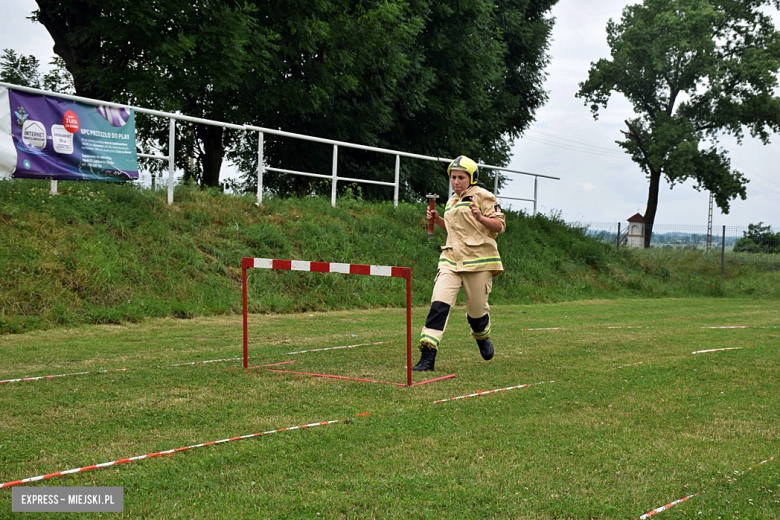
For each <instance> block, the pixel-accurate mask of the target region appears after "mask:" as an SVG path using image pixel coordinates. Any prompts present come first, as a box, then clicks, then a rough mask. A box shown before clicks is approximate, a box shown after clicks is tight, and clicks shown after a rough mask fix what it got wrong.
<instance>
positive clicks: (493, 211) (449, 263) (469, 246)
mask: <svg viewBox="0 0 780 520" xmlns="http://www.w3.org/2000/svg"><path fill="white" fill-rule="evenodd" d="M472 201H473V202H475V203H476V204H477V207H478V208H479V210H480V212H481V213H482V215H484V216H486V217H491V218H497V219H499V220H500V221H501V233H503V232H504V231H506V217H505V216H504V214H503V213H502V212H501V207H499V205H498V202H497V201H496V197H495V196H494V195H493V194H492V193H490V192H489V191H488V190H485V189H483V188H480V187H479V186H470V187H469V188H468V189H466V190H464V191H462V192H461V194H460V196H458V195H457V194H453V195H452V197H451V198H450V200H448V201H447V205H446V207H445V208H444V222H445V224H446V226H447V244H446V245H444V246H442V252H441V256H440V257H439V269H446V270H449V271H455V272H473V271H491V272H492V273H493V276H497V275H498V274H500V273H501V272H502V271H503V270H504V267H503V265H502V264H501V257H500V256H499V254H498V247H497V246H496V237H497V236H498V233H496V232H494V231H490V230H489V229H488V228H486V227H485V226H483V225H482V224H480V223H479V222H477V220H476V219H475V218H474V216H473V215H472V214H471V210H470V209H469V204H470V203H471V202H472Z"/></svg>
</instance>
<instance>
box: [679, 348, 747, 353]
mask: <svg viewBox="0 0 780 520" xmlns="http://www.w3.org/2000/svg"><path fill="white" fill-rule="evenodd" d="M742 348H745V347H728V348H711V349H709V350H697V351H696V352H691V354H704V353H705V352H720V351H721V350H739V349H742Z"/></svg>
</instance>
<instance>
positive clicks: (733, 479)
mask: <svg viewBox="0 0 780 520" xmlns="http://www.w3.org/2000/svg"><path fill="white" fill-rule="evenodd" d="M772 460H775V458H774V457H769V458H768V459H766V460H762V461H761V462H759V463H758V464H756V466H760V465H762V464H766V463H767V462H769V461H772ZM752 469H753V468H752V467H750V468H748V469H746V470H745V471H739V472H738V471H735V472H734V475H737V476H742V475H744V474H745V473H747V472H748V471H750V470H752ZM726 481H727V482H728V483H729V484H733V483H734V482H736V481H737V479H736V478H731V477H726Z"/></svg>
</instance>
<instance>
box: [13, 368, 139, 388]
mask: <svg viewBox="0 0 780 520" xmlns="http://www.w3.org/2000/svg"><path fill="white" fill-rule="evenodd" d="M122 370H130V369H129V368H112V369H110V370H97V371H95V372H74V373H73V374H57V375H53V376H38V377H23V378H21V379H6V380H5V381H0V384H3V383H18V382H19V381H38V380H40V379H54V378H55V377H65V376H82V375H84V374H104V373H106V372H119V371H122Z"/></svg>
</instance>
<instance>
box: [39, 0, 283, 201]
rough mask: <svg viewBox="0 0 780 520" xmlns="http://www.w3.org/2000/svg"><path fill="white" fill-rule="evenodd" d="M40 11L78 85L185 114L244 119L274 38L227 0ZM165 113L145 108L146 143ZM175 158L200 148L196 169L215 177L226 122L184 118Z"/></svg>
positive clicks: (74, 3)
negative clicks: (191, 122) (150, 115)
mask: <svg viewBox="0 0 780 520" xmlns="http://www.w3.org/2000/svg"><path fill="white" fill-rule="evenodd" d="M36 1H37V3H38V7H39V9H38V11H36V12H35V13H34V19H36V20H37V21H39V22H40V23H42V24H43V25H44V27H46V29H47V30H48V32H49V34H50V35H51V36H52V39H53V40H54V52H55V53H56V54H57V55H59V56H60V57H61V58H62V59H63V60H64V62H65V65H66V67H67V69H68V70H69V71H70V73H71V74H72V76H73V80H74V85H75V89H76V93H77V94H78V95H82V96H86V97H91V98H96V99H105V100H110V101H119V102H124V103H130V104H136V105H140V106H145V107H150V108H155V109H158V110H163V111H168V112H181V113H183V114H186V115H188V116H193V117H200V118H205V119H214V120H220V121H230V122H232V123H235V124H239V125H240V124H242V123H243V122H245V121H246V120H247V118H246V117H245V116H244V114H245V113H246V100H247V97H249V96H247V93H248V92H253V91H254V90H255V88H254V87H255V84H256V81H257V77H258V75H260V74H262V73H263V72H264V71H263V70H261V67H262V63H263V59H262V58H263V57H264V56H265V55H266V53H267V52H268V49H269V48H272V47H273V42H272V40H273V38H272V37H271V36H270V35H268V34H264V33H263V32H262V31H258V30H255V22H254V16H255V14H256V13H255V11H254V9H253V8H252V7H251V6H249V5H247V4H245V3H242V2H238V1H231V0H225V1H220V0H198V1H195V2H174V1H149V2H134V1H130V0H110V1H109V0H65V1H54V0H36ZM166 123H167V121H161V120H155V119H147V118H140V119H139V134H140V137H141V141H142V142H143V143H146V144H153V143H157V142H159V143H164V144H162V145H161V148H162V149H163V152H165V153H167V138H161V137H162V136H163V135H167V131H166V130H167V126H166ZM180 126H181V127H182V128H181V129H180V130H181V131H180V132H179V134H178V135H179V141H180V143H179V144H184V145H185V146H186V148H188V150H187V151H188V152H189V153H187V154H177V159H178V162H179V166H181V167H185V168H187V167H188V166H189V164H188V162H187V159H188V158H189V157H196V158H197V159H198V161H199V168H198V169H197V172H196V176H198V177H199V178H200V180H201V181H202V182H203V184H205V185H209V186H216V185H217V184H218V182H219V172H220V167H221V164H222V159H223V156H224V148H225V145H226V144H228V143H226V142H225V141H226V136H225V133H224V131H223V129H222V128H221V127H215V126H207V125H196V126H194V127H190V128H187V125H180Z"/></svg>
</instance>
